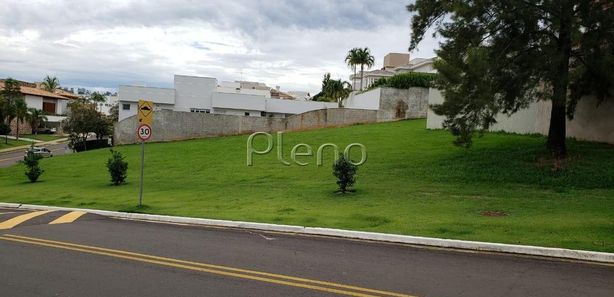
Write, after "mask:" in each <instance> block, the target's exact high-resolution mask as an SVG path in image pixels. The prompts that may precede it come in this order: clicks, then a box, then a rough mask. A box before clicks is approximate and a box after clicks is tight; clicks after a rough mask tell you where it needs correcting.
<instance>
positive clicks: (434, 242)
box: [0, 202, 614, 264]
mask: <svg viewBox="0 0 614 297" xmlns="http://www.w3.org/2000/svg"><path fill="white" fill-rule="evenodd" d="M0 207H4V208H16V209H27V210H65V211H75V210H79V211H85V212H88V213H93V214H98V215H102V216H107V217H114V218H121V219H131V220H145V221H152V222H165V223H179V224H190V225H201V226H215V227H230V228H243V229H253V230H265V231H277V232H287V233H296V234H310V235H323V236H333V237H341V238H351V239H363V240H370V241H379V242H392V243H404V244H412V245H423V246H431V247H442V248H452V249H462V250H472V251H484V252H498V253H509V254H520V255H531V256H541V257H552V258H561V259H573V260H581V261H589V262H600V263H610V264H614V253H603V252H590V251H581V250H570V249H563V248H548V247H538V246H528V245H515V244H502V243H490V242H478V241H466V240H456V239H440V238H431V237H420V236H408V235H397V234H385V233H375V232H362V231H350V230H341V229H331V228H317V227H303V226H293V225H275V224H266V223H252V222H241V221H225V220H212V219H200V218H189V217H175V216H166V215H151V214H141V213H127V212H117V211H107V210H97V209H82V208H68V207H55V206H41V205H29V204H17V203H3V202H0Z"/></svg>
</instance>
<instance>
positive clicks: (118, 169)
mask: <svg viewBox="0 0 614 297" xmlns="http://www.w3.org/2000/svg"><path fill="white" fill-rule="evenodd" d="M124 159H125V158H124V156H122V153H120V152H118V151H114V150H111V158H109V159H108V160H107V169H108V170H109V174H111V182H112V183H113V185H115V186H118V185H120V184H122V183H124V182H125V181H126V177H128V162H126V161H124Z"/></svg>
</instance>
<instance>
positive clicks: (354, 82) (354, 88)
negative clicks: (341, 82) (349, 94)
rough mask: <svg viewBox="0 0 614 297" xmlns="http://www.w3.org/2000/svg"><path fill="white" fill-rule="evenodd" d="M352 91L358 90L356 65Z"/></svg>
mask: <svg viewBox="0 0 614 297" xmlns="http://www.w3.org/2000/svg"><path fill="white" fill-rule="evenodd" d="M352 91H356V66H354V77H353V79H352Z"/></svg>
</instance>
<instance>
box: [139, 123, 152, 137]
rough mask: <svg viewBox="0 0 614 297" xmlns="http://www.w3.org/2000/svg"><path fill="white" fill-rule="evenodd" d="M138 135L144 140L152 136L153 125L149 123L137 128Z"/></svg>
mask: <svg viewBox="0 0 614 297" xmlns="http://www.w3.org/2000/svg"><path fill="white" fill-rule="evenodd" d="M136 135H138V137H139V138H140V139H141V140H142V141H146V140H148V139H149V138H150V137H151V126H149V125H147V124H142V125H140V126H139V128H138V129H137V130H136Z"/></svg>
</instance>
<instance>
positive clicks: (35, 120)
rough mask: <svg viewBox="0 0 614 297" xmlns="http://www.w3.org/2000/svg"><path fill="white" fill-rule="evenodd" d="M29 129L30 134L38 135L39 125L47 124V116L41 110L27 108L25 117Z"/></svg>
mask: <svg viewBox="0 0 614 297" xmlns="http://www.w3.org/2000/svg"><path fill="white" fill-rule="evenodd" d="M26 119H27V121H28V123H29V124H30V127H31V128H32V134H35V135H36V134H38V128H39V127H40V126H41V124H44V123H45V122H47V116H46V115H45V112H44V111H43V110H41V109H36V108H28V115H27V117H26Z"/></svg>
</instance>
